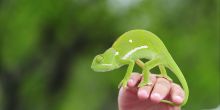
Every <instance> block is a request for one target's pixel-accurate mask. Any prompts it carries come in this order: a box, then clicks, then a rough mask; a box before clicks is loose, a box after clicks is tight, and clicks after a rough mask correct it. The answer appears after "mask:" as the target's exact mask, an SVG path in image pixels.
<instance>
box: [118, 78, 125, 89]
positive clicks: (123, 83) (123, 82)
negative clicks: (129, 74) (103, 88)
mask: <svg viewBox="0 0 220 110" xmlns="http://www.w3.org/2000/svg"><path fill="white" fill-rule="evenodd" d="M126 86H127V81H126V80H124V79H123V80H122V81H121V82H120V83H119V85H118V88H121V87H126Z"/></svg>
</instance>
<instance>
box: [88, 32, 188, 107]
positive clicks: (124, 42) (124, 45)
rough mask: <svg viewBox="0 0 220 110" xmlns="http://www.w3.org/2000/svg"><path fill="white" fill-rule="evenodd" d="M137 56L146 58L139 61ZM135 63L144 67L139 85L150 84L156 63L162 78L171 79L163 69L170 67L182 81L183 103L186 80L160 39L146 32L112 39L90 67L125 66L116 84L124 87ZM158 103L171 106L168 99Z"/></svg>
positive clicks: (186, 91) (101, 68) (101, 70)
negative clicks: (150, 77) (120, 79)
mask: <svg viewBox="0 0 220 110" xmlns="http://www.w3.org/2000/svg"><path fill="white" fill-rule="evenodd" d="M140 59H147V60H148V61H147V62H142V61H141V60H140ZM135 63H136V64H137V65H138V66H140V67H141V68H142V70H143V71H142V75H143V80H142V81H141V83H140V84H139V85H138V86H139V87H142V86H145V85H149V83H148V79H149V74H150V70H151V69H152V68H154V67H156V66H159V69H160V72H161V73H160V76H161V77H164V78H167V79H170V80H171V78H170V77H169V76H168V75H167V72H166V68H168V69H170V70H171V71H172V72H173V73H174V74H175V75H176V76H177V78H178V79H179V81H180V83H181V84H182V87H183V89H184V92H185V100H184V102H183V104H182V106H183V105H185V103H186V102H187V100H188V96H189V89H188V85H187V82H186V80H185V78H184V76H183V74H182V72H181V70H180V69H179V67H178V65H177V64H176V63H175V61H174V60H173V58H172V57H171V55H170V53H169V52H168V50H167V48H166V47H165V45H164V44H163V42H162V41H161V40H160V39H159V38H158V37H157V36H156V35H154V34H153V33H151V32H149V31H145V30H131V31H128V32H126V33H124V34H123V35H121V36H120V37H119V38H118V39H117V40H116V41H115V42H114V44H113V45H112V47H110V48H109V49H107V50H106V51H105V52H104V53H103V54H100V55H97V56H96V57H95V58H94V59H93V62H92V66H91V68H92V69H93V70H94V71H97V72H105V71H111V70H114V69H117V68H120V67H121V66H124V65H128V69H127V72H126V74H125V76H124V78H123V80H122V81H121V83H120V84H119V86H123V87H125V86H126V85H127V82H128V80H129V78H130V75H131V73H132V71H133V68H134V65H135ZM161 102H163V103H168V104H171V105H174V103H173V102H170V101H167V100H161Z"/></svg>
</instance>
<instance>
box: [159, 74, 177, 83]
mask: <svg viewBox="0 0 220 110" xmlns="http://www.w3.org/2000/svg"><path fill="white" fill-rule="evenodd" d="M156 77H157V78H165V79H167V80H168V81H170V82H173V80H172V79H171V78H170V77H169V76H167V75H166V76H164V75H157V76H156Z"/></svg>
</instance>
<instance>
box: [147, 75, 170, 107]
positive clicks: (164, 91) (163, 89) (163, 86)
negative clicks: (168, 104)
mask: <svg viewBox="0 0 220 110" xmlns="http://www.w3.org/2000/svg"><path fill="white" fill-rule="evenodd" d="M170 88H171V84H170V82H169V81H168V80H166V79H164V78H158V79H157V81H156V83H155V86H154V88H153V91H152V93H151V96H150V99H151V100H152V101H153V102H156V103H159V102H160V101H161V100H162V99H164V98H165V97H166V96H167V95H168V94H169V91H170Z"/></svg>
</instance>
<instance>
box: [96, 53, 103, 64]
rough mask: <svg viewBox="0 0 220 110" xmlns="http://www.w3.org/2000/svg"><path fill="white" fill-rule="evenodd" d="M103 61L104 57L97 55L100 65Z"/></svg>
mask: <svg viewBox="0 0 220 110" xmlns="http://www.w3.org/2000/svg"><path fill="white" fill-rule="evenodd" d="M102 60H103V57H102V56H101V55H97V57H96V61H97V62H99V63H101V62H102Z"/></svg>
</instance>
